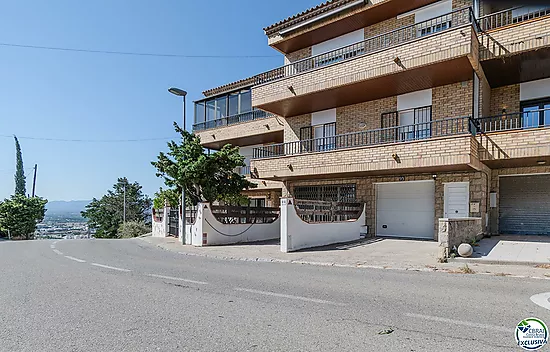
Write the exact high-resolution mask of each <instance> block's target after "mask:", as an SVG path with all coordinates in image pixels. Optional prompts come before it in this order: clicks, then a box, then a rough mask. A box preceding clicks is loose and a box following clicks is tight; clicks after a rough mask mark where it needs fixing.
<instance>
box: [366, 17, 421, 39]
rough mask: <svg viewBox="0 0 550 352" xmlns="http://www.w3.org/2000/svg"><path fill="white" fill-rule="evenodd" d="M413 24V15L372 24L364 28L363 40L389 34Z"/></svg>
mask: <svg viewBox="0 0 550 352" xmlns="http://www.w3.org/2000/svg"><path fill="white" fill-rule="evenodd" d="M412 24H414V15H412V14H411V15H409V16H405V17H402V18H397V17H392V18H390V19H387V20H385V21H382V22H378V23H375V24H373V25H372V26H368V27H366V28H365V39H368V38H371V37H374V36H377V35H380V34H384V33H388V32H391V31H393V30H395V29H398V28H401V27H405V26H408V25H412Z"/></svg>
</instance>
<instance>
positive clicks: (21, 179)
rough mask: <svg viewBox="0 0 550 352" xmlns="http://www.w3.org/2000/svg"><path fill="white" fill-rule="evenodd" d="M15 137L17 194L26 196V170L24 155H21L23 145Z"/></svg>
mask: <svg viewBox="0 0 550 352" xmlns="http://www.w3.org/2000/svg"><path fill="white" fill-rule="evenodd" d="M13 138H14V139H15V162H16V165H15V194H16V195H22V196H24V195H25V194H26V193H27V189H26V183H25V170H24V169H23V155H21V146H20V145H19V141H18V140H17V137H16V136H13Z"/></svg>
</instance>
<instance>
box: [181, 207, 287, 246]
mask: <svg viewBox="0 0 550 352" xmlns="http://www.w3.org/2000/svg"><path fill="white" fill-rule="evenodd" d="M280 224H281V219H280V218H279V219H277V220H276V221H275V222H273V223H271V224H235V225H228V224H222V223H221V222H219V221H218V220H216V218H215V216H214V214H212V211H211V210H210V204H200V205H199V208H198V210H197V219H196V221H195V224H193V225H192V226H190V232H189V233H190V236H191V244H192V245H193V246H199V247H202V246H216V245H224V244H235V243H245V242H258V241H267V240H274V239H278V238H279V236H280V228H281V225H280ZM203 239H206V244H204V243H203Z"/></svg>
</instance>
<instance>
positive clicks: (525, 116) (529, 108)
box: [521, 98, 550, 128]
mask: <svg viewBox="0 0 550 352" xmlns="http://www.w3.org/2000/svg"><path fill="white" fill-rule="evenodd" d="M521 112H522V116H521V127H522V128H535V127H542V126H550V98H548V99H542V100H538V101H531V102H525V103H522V108H521Z"/></svg>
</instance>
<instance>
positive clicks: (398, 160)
mask: <svg viewBox="0 0 550 352" xmlns="http://www.w3.org/2000/svg"><path fill="white" fill-rule="evenodd" d="M391 157H392V158H393V160H395V161H396V162H397V163H398V164H401V158H400V157H399V155H397V154H396V153H394V154H392V155H391Z"/></svg>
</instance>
